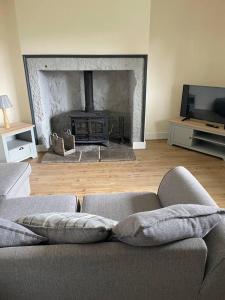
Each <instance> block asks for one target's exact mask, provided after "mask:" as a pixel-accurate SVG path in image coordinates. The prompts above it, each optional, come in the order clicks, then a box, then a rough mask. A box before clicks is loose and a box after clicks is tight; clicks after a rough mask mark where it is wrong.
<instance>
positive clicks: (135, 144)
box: [133, 141, 146, 150]
mask: <svg viewBox="0 0 225 300" xmlns="http://www.w3.org/2000/svg"><path fill="white" fill-rule="evenodd" d="M133 149H136V150H138V149H146V141H144V142H133Z"/></svg>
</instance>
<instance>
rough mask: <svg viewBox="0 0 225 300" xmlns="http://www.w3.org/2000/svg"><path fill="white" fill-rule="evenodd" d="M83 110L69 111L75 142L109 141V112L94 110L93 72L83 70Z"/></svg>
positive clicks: (106, 142) (93, 142) (105, 142)
mask: <svg viewBox="0 0 225 300" xmlns="http://www.w3.org/2000/svg"><path fill="white" fill-rule="evenodd" d="M84 90H85V111H79V110H75V111H72V112H71V115H70V118H71V129H72V134H74V135H75V137H76V143H88V144H97V143H100V144H104V145H108V143H109V126H108V120H109V113H108V112H107V111H104V110H103V111H95V109H94V99H93V72H92V71H84Z"/></svg>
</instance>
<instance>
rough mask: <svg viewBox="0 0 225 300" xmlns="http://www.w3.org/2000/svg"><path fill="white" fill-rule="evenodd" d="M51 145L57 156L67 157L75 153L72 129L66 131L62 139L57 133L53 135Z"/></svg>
mask: <svg viewBox="0 0 225 300" xmlns="http://www.w3.org/2000/svg"><path fill="white" fill-rule="evenodd" d="M50 143H51V145H52V150H53V152H55V153H56V154H59V155H62V156H67V155H70V154H72V153H74V152H75V136H74V135H72V134H71V131H70V129H66V130H64V132H63V134H62V137H59V136H58V135H57V133H52V134H51V135H50Z"/></svg>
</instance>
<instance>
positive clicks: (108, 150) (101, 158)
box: [41, 142, 136, 163]
mask: <svg viewBox="0 0 225 300" xmlns="http://www.w3.org/2000/svg"><path fill="white" fill-rule="evenodd" d="M129 160H136V157H135V154H134V151H133V149H132V148H131V147H130V146H128V145H125V144H116V143H111V142H110V144H109V146H108V147H105V146H99V145H78V146H76V152H75V153H73V154H70V155H68V156H61V155H58V154H56V153H54V152H46V153H45V154H44V155H43V157H42V161H41V162H42V163H89V162H110V161H129Z"/></svg>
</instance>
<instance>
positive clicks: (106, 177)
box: [30, 141, 225, 207]
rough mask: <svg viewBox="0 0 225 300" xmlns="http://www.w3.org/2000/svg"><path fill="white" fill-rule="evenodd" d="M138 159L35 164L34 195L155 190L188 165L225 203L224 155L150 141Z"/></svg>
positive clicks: (210, 191)
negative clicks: (176, 169) (175, 169)
mask: <svg viewBox="0 0 225 300" xmlns="http://www.w3.org/2000/svg"><path fill="white" fill-rule="evenodd" d="M135 154H136V157H137V160H136V161H128V162H107V163H80V164H79V163H67V164H42V163H40V158H41V156H39V159H37V160H30V162H31V164H32V175H31V190H32V194H34V195H47V194H64V193H65V194H76V195H78V196H83V195H84V194H96V193H111V192H125V191H153V192H156V191H157V188H158V185H159V183H160V180H161V178H162V177H163V175H164V174H165V173H166V172H167V171H168V170H169V169H170V168H173V167H175V166H179V165H182V166H184V167H186V168H188V169H189V170H190V171H191V172H192V173H193V174H194V175H195V176H196V177H197V179H198V180H199V181H200V182H201V183H202V184H203V186H204V187H205V188H206V189H207V190H208V192H209V193H210V194H211V196H212V197H213V198H214V199H215V200H216V202H217V203H218V204H219V205H220V206H223V207H225V162H224V161H223V160H221V159H218V158H214V157H211V156H207V155H204V154H200V153H197V152H194V151H189V150H186V149H182V148H179V147H175V146H168V145H167V144H166V141H149V142H148V143H147V149H146V150H137V151H135Z"/></svg>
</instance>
